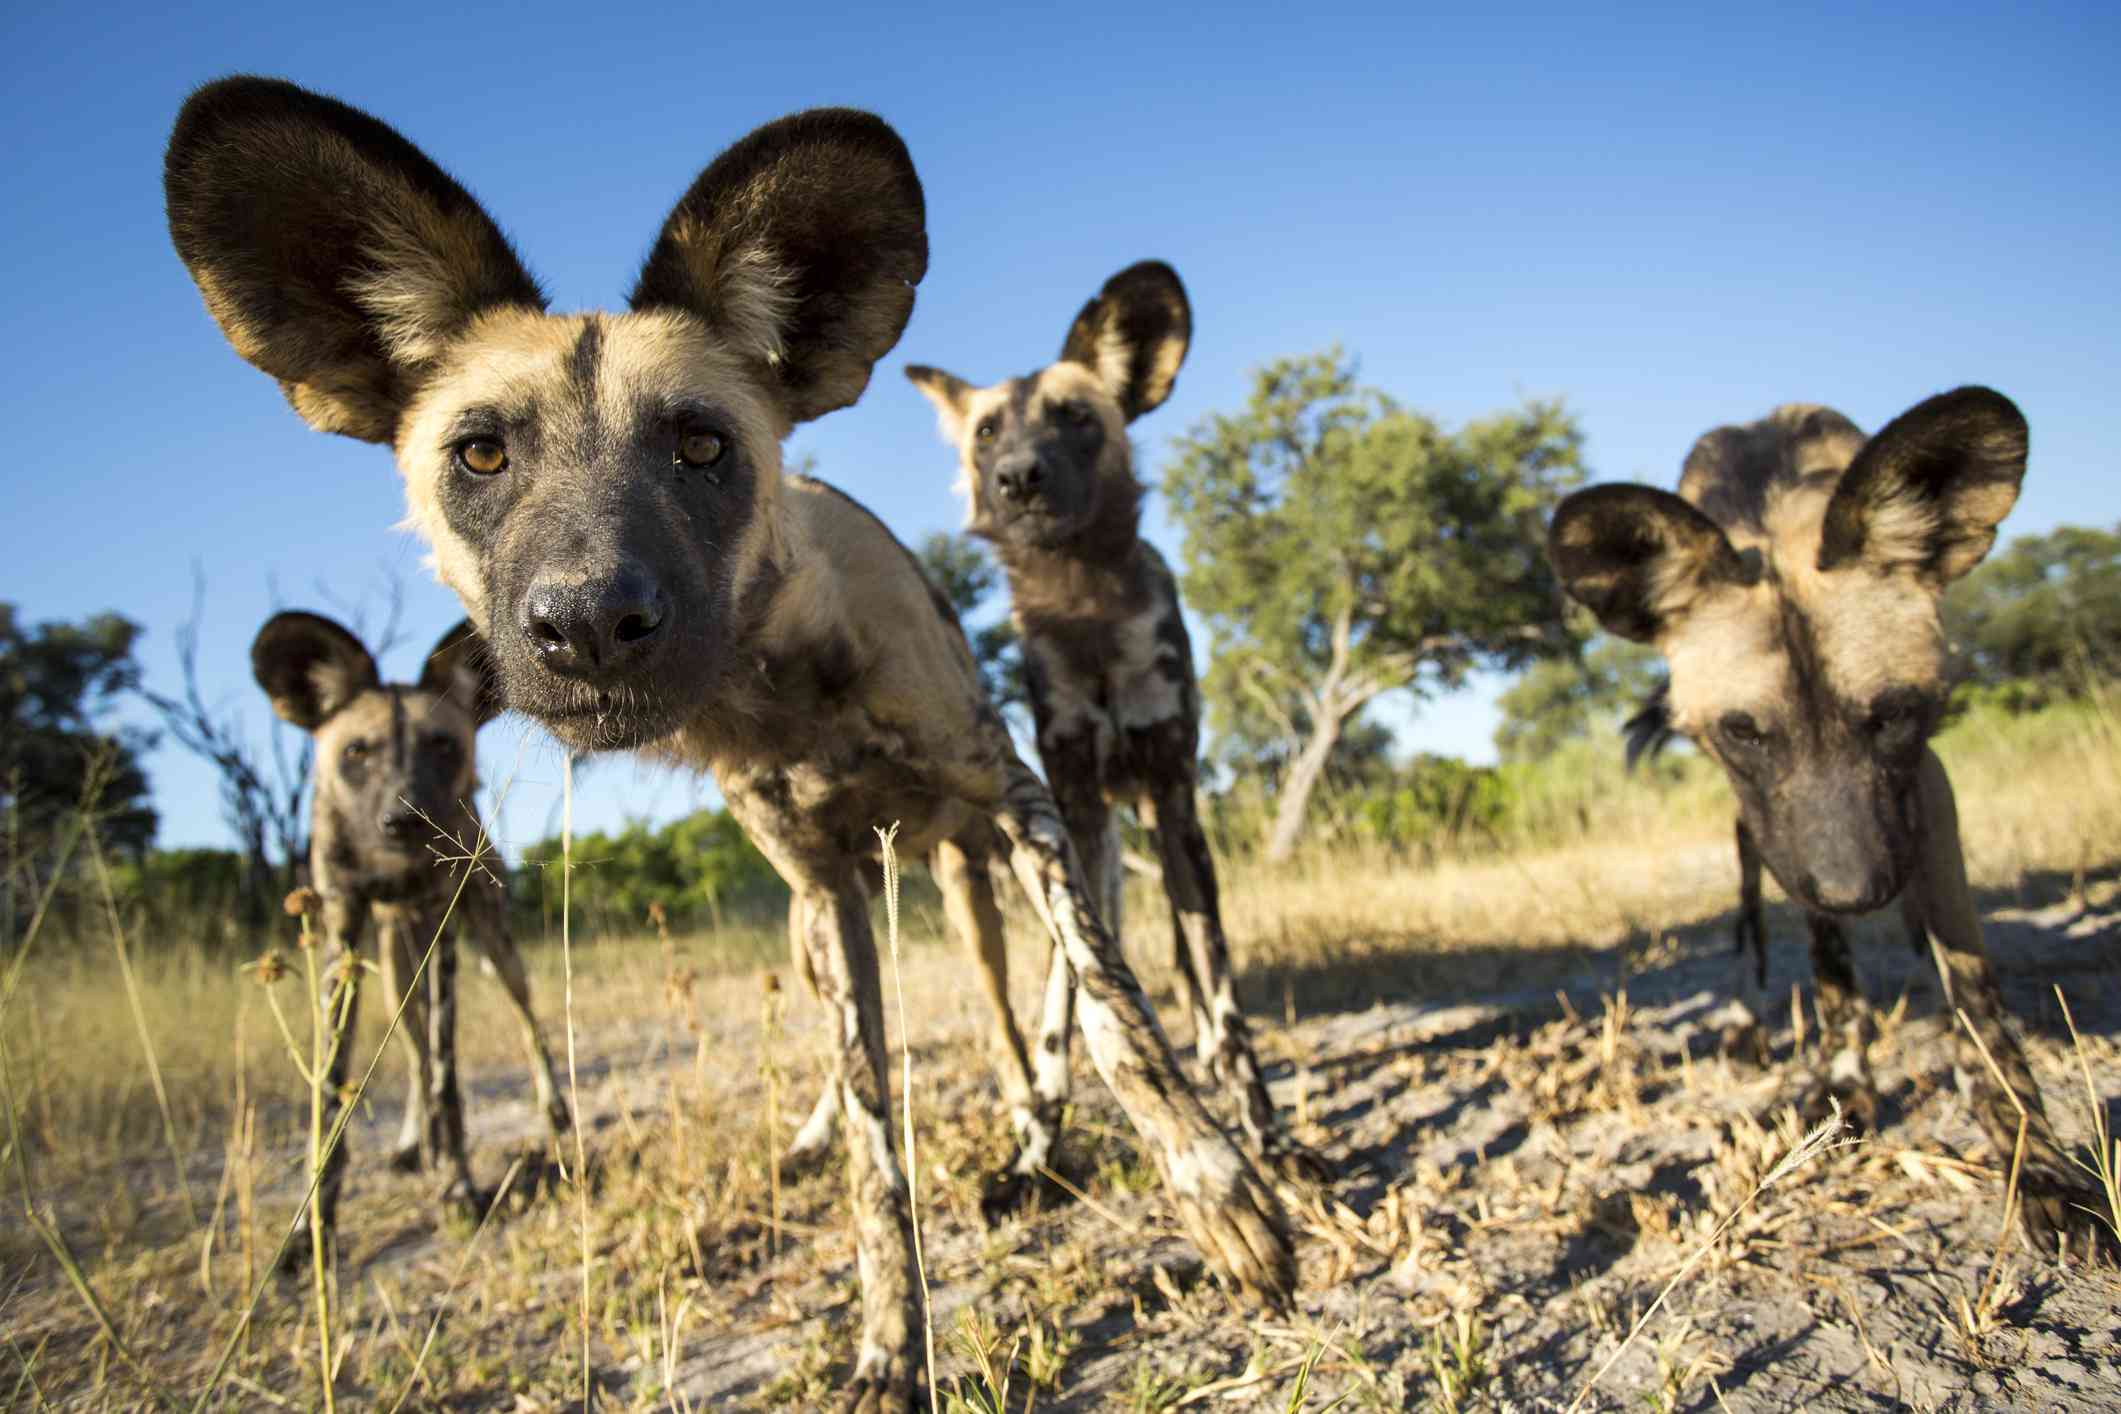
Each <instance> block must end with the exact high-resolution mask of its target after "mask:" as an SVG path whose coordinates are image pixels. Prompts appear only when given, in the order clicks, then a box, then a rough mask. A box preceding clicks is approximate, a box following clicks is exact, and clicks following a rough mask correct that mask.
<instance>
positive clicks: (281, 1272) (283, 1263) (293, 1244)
mask: <svg viewBox="0 0 2121 1414" xmlns="http://www.w3.org/2000/svg"><path fill="white" fill-rule="evenodd" d="M2051 1250H2052V1249H2051ZM337 1253H338V1240H337V1239H336V1238H334V1237H327V1238H325V1239H324V1260H325V1262H326V1263H330V1262H332V1261H333V1260H334V1259H335V1258H336V1256H337ZM315 1256H316V1254H315V1252H313V1251H312V1250H311V1249H310V1238H309V1230H308V1229H307V1228H304V1229H302V1230H301V1231H299V1232H297V1233H296V1234H295V1235H294V1236H293V1237H292V1238H290V1239H288V1243H287V1246H285V1247H283V1248H281V1249H280V1260H278V1261H277V1262H274V1263H273V1275H275V1276H277V1277H279V1278H280V1279H281V1280H283V1281H294V1280H296V1279H298V1278H302V1277H306V1276H308V1275H309V1268H310V1263H311V1260H312V1259H313V1258H314V1257H315Z"/></svg>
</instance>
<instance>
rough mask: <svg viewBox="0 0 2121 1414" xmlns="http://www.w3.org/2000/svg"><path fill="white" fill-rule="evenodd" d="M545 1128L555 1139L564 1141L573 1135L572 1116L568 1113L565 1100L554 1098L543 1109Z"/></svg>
mask: <svg viewBox="0 0 2121 1414" xmlns="http://www.w3.org/2000/svg"><path fill="white" fill-rule="evenodd" d="M545 1127H546V1129H548V1130H550V1131H551V1132H552V1137H553V1138H555V1139H565V1138H566V1137H567V1136H568V1135H570V1134H572V1133H574V1116H573V1115H572V1114H569V1113H568V1111H567V1102H566V1101H565V1100H561V1099H557V1098H556V1099H554V1100H553V1102H552V1103H551V1104H550V1105H548V1106H546V1107H545Z"/></svg>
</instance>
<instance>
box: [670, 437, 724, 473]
mask: <svg viewBox="0 0 2121 1414" xmlns="http://www.w3.org/2000/svg"><path fill="white" fill-rule="evenodd" d="M721 459H722V439H721V438H719V437H717V436H715V435H714V434H713V433H712V432H687V433H685V434H684V435H683V436H681V437H679V438H678V460H679V461H681V462H683V463H684V464H685V465H687V466H690V467H702V466H713V465H714V464H715V463H716V462H718V461H720V460H721Z"/></svg>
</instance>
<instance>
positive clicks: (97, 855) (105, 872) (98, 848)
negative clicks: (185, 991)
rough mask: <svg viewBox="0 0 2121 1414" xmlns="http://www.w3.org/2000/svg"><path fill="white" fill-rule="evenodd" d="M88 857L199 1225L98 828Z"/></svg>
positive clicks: (182, 1183)
mask: <svg viewBox="0 0 2121 1414" xmlns="http://www.w3.org/2000/svg"><path fill="white" fill-rule="evenodd" d="M88 857H89V861H90V862H91V863H92V864H93V865H94V866H95V870H96V887H97V890H98V891H99V892H100V893H101V894H102V896H103V911H104V914H105V916H106V917H107V918H108V919H109V921H110V945H111V950H112V951H113V952H115V953H117V955H118V975H119V976H121V977H123V978H124V979H125V1000H126V1002H127V1003H128V1004H129V1005H130V1006H131V1008H132V1013H133V1028H134V1030H135V1031H137V1032H138V1033H139V1036H140V1054H141V1055H143V1056H145V1057H146V1058H147V1079H148V1083H149V1084H150V1085H151V1086H152V1087H153V1088H154V1092H155V1108H156V1109H158V1110H160V1111H161V1112H162V1138H163V1141H164V1142H165V1143H167V1144H168V1145H169V1163H170V1167H171V1168H172V1169H174V1170H175V1171H176V1175H177V1192H178V1194H179V1195H180V1196H181V1197H182V1198H183V1200H184V1220H185V1221H186V1222H188V1223H190V1224H191V1225H192V1226H193V1227H197V1226H198V1225H199V1210H198V1207H197V1206H196V1205H195V1204H194V1203H193V1202H192V1197H191V1181H190V1180H189V1179H187V1178H186V1177H185V1176H184V1151H183V1150H182V1149H181V1148H180V1147H179V1146H178V1144H177V1122H176V1120H175V1119H173V1118H172V1117H171V1116H170V1112H169V1087H168V1086H166V1085H164V1084H163V1083H162V1063H161V1062H160V1061H159V1060H157V1059H156V1058H155V1038H154V1034H153V1033H152V1032H151V1031H149V1030H148V1026H147V1008H146V1006H145V1005H143V1004H142V1002H141V1000H140V979H139V977H138V976H137V975H136V974H135V973H134V971H133V960H132V954H130V953H129V952H127V951H126V948H125V924H124V923H123V922H122V921H121V920H120V919H119V917H118V893H117V890H115V889H113V888H112V887H111V882H110V866H109V865H108V864H106V863H105V862H104V859H103V845H102V842H101V841H99V840H98V839H97V838H96V835H95V832H94V831H90V832H89V836H88Z"/></svg>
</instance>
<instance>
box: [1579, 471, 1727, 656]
mask: <svg viewBox="0 0 2121 1414" xmlns="http://www.w3.org/2000/svg"><path fill="white" fill-rule="evenodd" d="M1547 559H1548V561H1549V562H1550V563H1551V564H1552V565H1553V566H1554V572H1555V573H1556V574H1558V575H1560V576H1561V582H1562V586H1563V587H1564V588H1566V589H1567V590H1568V592H1569V597H1571V598H1572V599H1574V600H1576V602H1578V603H1579V604H1582V605H1583V606H1584V607H1585V608H1587V609H1589V610H1590V611H1591V612H1592V613H1594V614H1596V615H1597V616H1598V621H1599V622H1600V623H1601V624H1603V625H1605V627H1606V628H1607V629H1608V630H1609V631H1611V632H1613V633H1617V634H1619V635H1620V636H1621V637H1622V638H1632V639H1634V640H1635V641H1637V642H1638V643H1648V642H1651V641H1653V640H1654V639H1656V637H1657V636H1658V635H1659V634H1660V633H1662V632H1663V631H1664V630H1665V628H1666V627H1667V626H1669V625H1670V624H1672V623H1674V622H1676V621H1677V620H1679V619H1680V618H1682V617H1684V616H1685V614H1686V613H1687V611H1688V610H1689V609H1690V608H1691V607H1692V606H1693V602H1694V599H1695V598H1696V597H1697V596H1698V595H1699V594H1700V593H1701V591H1702V590H1704V589H1706V588H1709V587H1710V586H1712V585H1715V584H1743V583H1745V582H1747V580H1748V579H1750V578H1751V575H1750V573H1749V572H1748V570H1747V568H1746V565H1745V562H1744V561H1743V560H1741V559H1740V558H1739V555H1738V552H1737V551H1736V550H1734V549H1733V548H1732V547H1731V542H1730V540H1729V539H1728V538H1726V537H1725V535H1724V533H1723V530H1722V528H1721V527H1719V526H1718V525H1717V524H1716V523H1715V522H1714V521H1712V520H1710V519H1709V518H1708V517H1707V516H1705V515H1703V514H1702V513H1701V512H1700V511H1698V510H1695V509H1694V507H1693V506H1691V505H1689V504H1688V503H1687V502H1685V501H1682V500H1681V499H1680V498H1679V497H1677V496H1674V495H1673V494H1672V493H1671V492H1669V491H1660V490H1657V489H1656V488H1655V487H1651V486H1592V487H1589V488H1587V489H1585V490H1582V491H1578V492H1577V493H1576V494H1575V495H1573V496H1570V497H1569V498H1568V499H1567V500H1565V501H1563V502H1562V503H1561V505H1560V507H1559V508H1558V509H1556V510H1555V512H1554V523H1553V525H1552V526H1551V527H1549V529H1548V531H1547Z"/></svg>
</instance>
